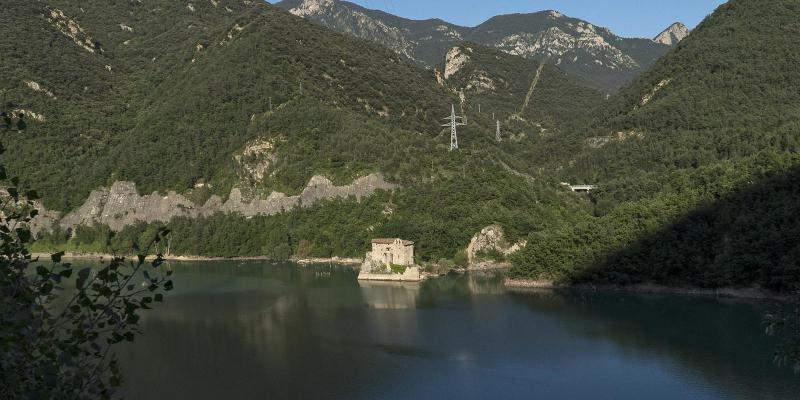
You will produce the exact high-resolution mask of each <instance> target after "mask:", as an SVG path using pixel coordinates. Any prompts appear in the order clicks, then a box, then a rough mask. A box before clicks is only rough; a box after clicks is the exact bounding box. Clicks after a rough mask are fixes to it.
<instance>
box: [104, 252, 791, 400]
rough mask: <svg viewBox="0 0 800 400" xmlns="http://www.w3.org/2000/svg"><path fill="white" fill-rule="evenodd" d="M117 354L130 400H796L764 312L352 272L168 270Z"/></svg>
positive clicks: (726, 302)
mask: <svg viewBox="0 0 800 400" xmlns="http://www.w3.org/2000/svg"><path fill="white" fill-rule="evenodd" d="M172 268H173V269H174V270H175V275H174V281H175V286H176V289H175V290H174V291H172V292H169V294H168V295H167V297H166V301H165V303H164V304H163V305H158V306H157V308H156V310H154V311H146V312H144V314H143V318H142V328H143V331H144V333H143V335H141V336H138V337H137V338H136V341H135V342H134V343H131V344H126V345H125V346H123V347H122V348H120V349H119V351H118V358H119V359H120V361H121V362H122V365H123V370H124V373H125V380H126V381H125V396H126V398H128V399H148V400H154V399H170V400H176V399H193V400H199V399H284V398H286V399H327V398H334V399H411V398H419V399H485V398H496V399H515V398H525V399H582V398H591V399H644V398H647V399H798V394H800V376H797V375H794V374H792V373H791V371H789V370H788V369H785V368H781V367H778V366H776V365H774V364H773V363H772V351H773V347H774V343H772V341H771V338H768V337H765V335H764V327H763V325H762V323H761V316H762V314H763V312H764V310H766V309H767V307H768V304H766V303H764V302H759V301H748V300H738V299H716V298H703V297H683V296H666V295H658V296H656V295H634V294H620V293H593V292H585V291H540V292H531V293H524V294H520V293H509V292H507V291H506V290H505V289H504V288H503V286H502V280H501V279H500V278H499V277H494V276H489V275H469V276H454V277H447V278H439V279H434V280H429V281H426V282H423V283H420V284H388V283H363V282H362V283H359V282H358V281H357V280H356V276H357V272H355V271H354V270H352V269H350V268H347V267H335V266H333V267H332V266H306V267H301V266H297V265H292V264H273V263H265V262H233V261H230V262H198V263H172Z"/></svg>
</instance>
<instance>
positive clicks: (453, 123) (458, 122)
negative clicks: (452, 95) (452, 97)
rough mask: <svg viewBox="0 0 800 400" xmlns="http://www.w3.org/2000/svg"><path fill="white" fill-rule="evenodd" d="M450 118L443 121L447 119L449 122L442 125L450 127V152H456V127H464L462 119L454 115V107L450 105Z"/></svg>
mask: <svg viewBox="0 0 800 400" xmlns="http://www.w3.org/2000/svg"><path fill="white" fill-rule="evenodd" d="M450 107H451V111H450V116H449V117H446V118H444V119H449V120H450V122H448V123H446V124H444V125H442V126H449V127H450V151H453V150H458V127H459V126H464V125H466V123H465V122H462V121H464V117H459V116H457V115H456V106H454V105H451V106H450Z"/></svg>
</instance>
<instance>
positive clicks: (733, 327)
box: [512, 290, 800, 399]
mask: <svg viewBox="0 0 800 400" xmlns="http://www.w3.org/2000/svg"><path fill="white" fill-rule="evenodd" d="M512 296H513V299H514V301H516V302H519V303H522V304H524V305H526V306H527V307H528V308H530V309H532V310H534V311H535V312H538V313H542V312H545V313H546V314H547V315H550V316H553V317H556V318H559V319H560V320H562V322H564V326H565V327H566V329H570V330H572V331H573V332H574V333H575V334H577V335H580V336H583V337H591V338H594V339H601V340H609V341H612V342H613V343H615V344H616V345H618V346H620V347H621V348H622V349H623V350H626V351H631V352H634V353H636V354H639V355H641V354H644V355H647V356H650V357H656V358H667V359H674V360H675V361H678V362H679V363H680V365H681V368H682V369H687V370H690V371H696V372H697V373H696V374H695V375H697V376H701V377H703V378H704V379H705V380H706V381H707V382H709V383H710V384H712V385H714V386H717V387H720V388H722V389H723V390H724V391H726V392H731V393H736V394H744V395H746V397H747V398H760V399H781V398H787V397H786V396H787V394H791V393H797V392H798V391H800V381H798V380H797V377H796V376H794V375H792V374H791V373H790V372H789V371H787V370H785V369H780V368H779V367H777V366H775V365H774V364H773V363H772V360H771V358H770V354H771V350H772V348H773V346H774V345H775V343H774V341H773V340H770V339H769V338H768V337H766V336H765V335H764V333H763V330H762V324H761V315H763V314H762V313H763V312H764V310H765V309H766V308H767V307H769V304H767V303H765V302H759V301H749V300H739V299H717V298H698V297H682V296H670V295H664V296H661V295H634V294H619V293H592V292H587V291H568V290H564V291H560V290H559V291H553V290H541V291H533V292H529V293H526V294H513V295H512ZM721 303H722V304H721ZM687 375H692V374H687ZM792 396H793V395H792ZM790 398H791V397H790Z"/></svg>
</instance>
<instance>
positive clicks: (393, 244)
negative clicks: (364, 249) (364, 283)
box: [358, 238, 421, 281]
mask: <svg viewBox="0 0 800 400" xmlns="http://www.w3.org/2000/svg"><path fill="white" fill-rule="evenodd" d="M358 279H361V280H387V281H419V280H421V276H420V270H419V267H418V266H417V265H416V263H414V242H412V241H408V240H403V239H397V238H392V239H373V240H372V250H371V251H370V252H369V253H367V256H366V257H365V258H364V264H363V265H362V266H361V272H360V273H359V275H358Z"/></svg>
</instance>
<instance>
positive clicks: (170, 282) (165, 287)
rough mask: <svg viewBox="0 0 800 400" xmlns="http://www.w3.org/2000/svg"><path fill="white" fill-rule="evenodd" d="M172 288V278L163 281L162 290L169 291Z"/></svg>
mask: <svg viewBox="0 0 800 400" xmlns="http://www.w3.org/2000/svg"><path fill="white" fill-rule="evenodd" d="M172 289H173V285H172V280H168V281H166V282H164V290H166V291H170V290H172Z"/></svg>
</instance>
